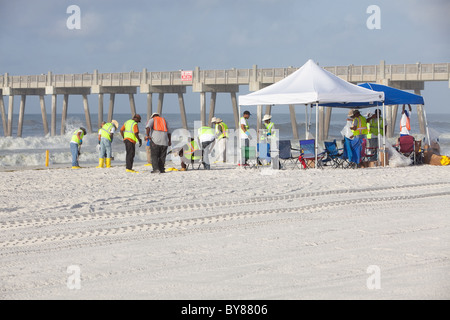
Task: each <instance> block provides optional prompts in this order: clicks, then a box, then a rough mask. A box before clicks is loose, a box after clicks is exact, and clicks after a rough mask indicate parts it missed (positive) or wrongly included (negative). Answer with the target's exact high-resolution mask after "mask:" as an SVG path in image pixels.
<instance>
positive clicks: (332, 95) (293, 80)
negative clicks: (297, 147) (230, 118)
mask: <svg viewBox="0 0 450 320" xmlns="http://www.w3.org/2000/svg"><path fill="white" fill-rule="evenodd" d="M382 101H384V92H377V91H372V90H369V89H366V88H362V87H360V86H357V85H354V84H351V83H349V82H347V81H345V80H342V79H341V78H339V77H337V76H335V75H334V74H332V73H330V72H328V71H326V70H325V69H323V68H321V67H319V66H318V65H317V64H316V63H315V62H314V61H313V60H308V62H306V63H305V64H304V65H303V66H302V67H301V68H300V69H298V70H297V71H295V72H294V73H293V74H291V75H289V76H288V77H286V78H284V79H283V80H280V81H278V82H277V83H274V84H272V85H270V86H268V87H266V88H264V89H261V90H259V91H256V92H253V93H250V94H248V95H244V96H240V97H239V114H241V106H251V105H298V104H304V105H308V104H315V105H316V139H315V149H316V152H315V153H316V163H317V150H318V141H317V136H318V125H317V124H318V112H317V109H318V106H319V104H327V103H352V102H364V103H365V104H367V103H371V102H382ZM239 149H241V146H239ZM316 168H317V166H316Z"/></svg>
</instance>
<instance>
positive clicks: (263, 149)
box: [257, 143, 271, 165]
mask: <svg viewBox="0 0 450 320" xmlns="http://www.w3.org/2000/svg"><path fill="white" fill-rule="evenodd" d="M257 151H258V161H257V164H258V165H268V164H270V162H271V157H270V144H268V143H258V149H257Z"/></svg>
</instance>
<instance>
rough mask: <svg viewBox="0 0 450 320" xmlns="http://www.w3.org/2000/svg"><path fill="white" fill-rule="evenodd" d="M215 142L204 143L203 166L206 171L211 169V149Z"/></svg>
mask: <svg viewBox="0 0 450 320" xmlns="http://www.w3.org/2000/svg"><path fill="white" fill-rule="evenodd" d="M213 142H214V141H206V142H202V150H203V153H202V164H203V167H204V168H205V169H206V170H210V169H211V164H210V163H209V153H210V152H211V147H212V146H213V144H212V143H213Z"/></svg>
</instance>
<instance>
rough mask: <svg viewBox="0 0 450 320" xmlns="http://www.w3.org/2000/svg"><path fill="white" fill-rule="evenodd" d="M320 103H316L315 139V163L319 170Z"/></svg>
mask: <svg viewBox="0 0 450 320" xmlns="http://www.w3.org/2000/svg"><path fill="white" fill-rule="evenodd" d="M318 111H319V104H318V103H316V139H315V146H314V148H315V152H314V153H315V163H314V168H315V169H316V170H317V169H318V168H319V165H318V163H317V159H318V157H317V151H318V149H319V142H318V139H317V135H318V133H319V112H318Z"/></svg>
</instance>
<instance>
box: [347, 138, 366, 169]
mask: <svg viewBox="0 0 450 320" xmlns="http://www.w3.org/2000/svg"><path fill="white" fill-rule="evenodd" d="M362 144H363V140H362V139H360V138H358V137H355V138H353V140H350V139H348V138H345V141H344V154H343V158H344V159H346V160H347V161H348V167H349V168H357V167H358V166H359V164H360V163H361V151H362Z"/></svg>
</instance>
